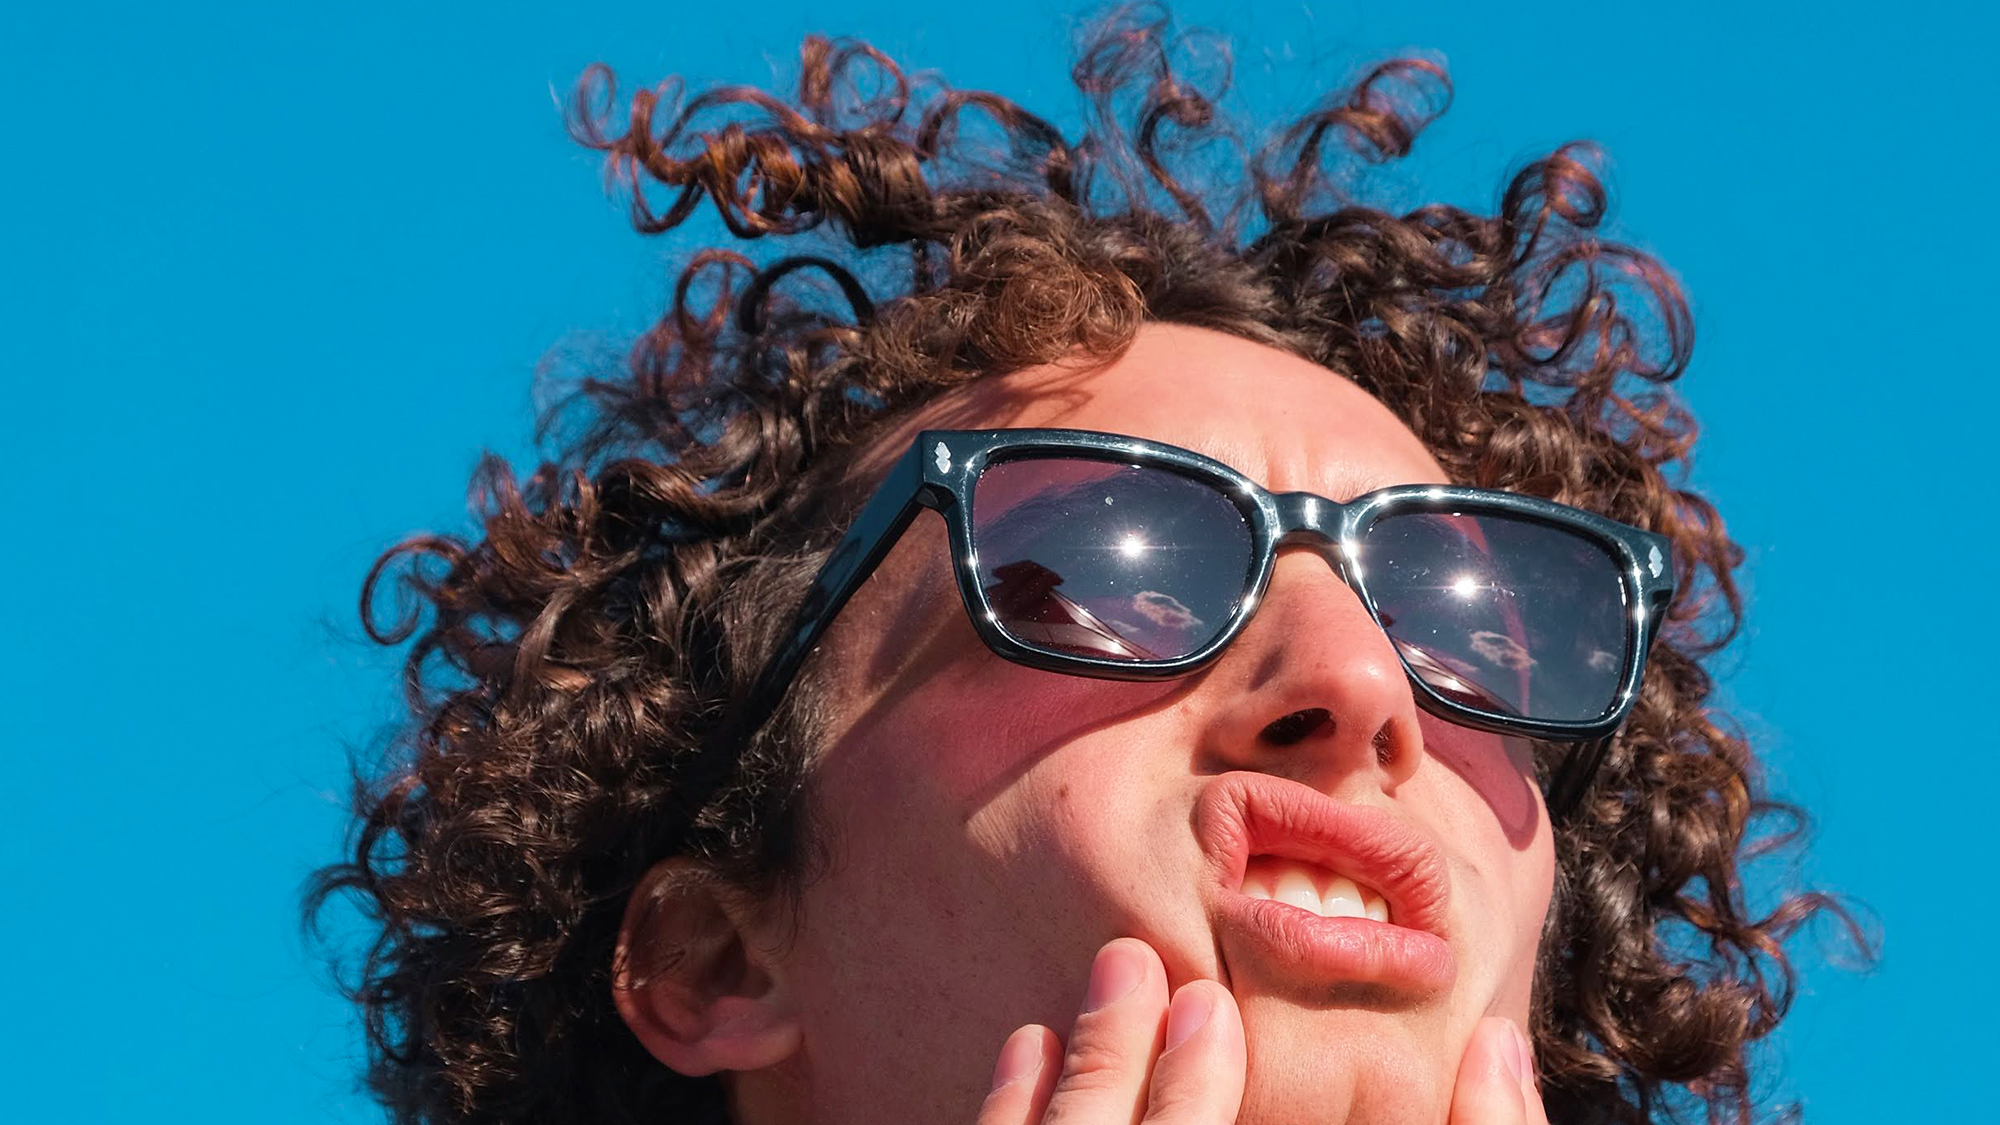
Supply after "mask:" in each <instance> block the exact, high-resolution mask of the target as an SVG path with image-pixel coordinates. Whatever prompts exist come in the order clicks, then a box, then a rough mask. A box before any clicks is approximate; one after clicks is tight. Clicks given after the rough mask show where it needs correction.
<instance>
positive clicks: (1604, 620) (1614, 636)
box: [1360, 513, 1633, 722]
mask: <svg viewBox="0 0 2000 1125" xmlns="http://www.w3.org/2000/svg"><path fill="white" fill-rule="evenodd" d="M1360 561H1361V565H1362V575H1363V583H1364V585H1366V586H1367V588H1368V592H1369V595H1370V596H1371V597H1372V598H1373V599H1374V601H1375V608H1376V611H1377V613H1378V614H1380V616H1381V618H1382V626H1383V628H1384V629H1386V630H1387V631H1388V633H1389V636H1390V638H1391V639H1392V640H1394V641H1395V642H1396V646H1397V648H1399V649H1400V650H1401V651H1402V653H1403V658H1404V659H1405V660H1406V661H1408V663H1409V665H1410V668H1411V669H1412V670H1413V671H1414V672H1415V673H1416V674H1417V676H1418V677H1419V678H1421V679H1422V680H1423V681H1424V682H1425V683H1427V684H1429V685H1430V686H1431V687H1432V688H1433V689H1435V690H1436V691H1437V692H1438V694H1440V695H1443V696H1446V697H1448V698H1451V699H1454V700H1456V701H1458V702H1460V703H1464V704H1466V705H1467V706H1470V707H1475V708H1478V709H1480V710H1483V711H1492V712H1496V713H1499V714H1503V715H1521V716H1526V717H1528V718H1534V719H1545V720H1552V721H1562V722H1586V721H1589V720H1592V719H1598V718H1601V717H1603V715H1604V714H1605V713H1606V712H1607V711H1609V710H1610V709H1611V705H1612V703H1613V702H1614V700H1615V699H1616V696H1617V694H1618V685H1619V683H1620V681H1621V679H1622V678H1623V676H1624V672H1625V661H1626V658H1627V653H1628V652H1629V651H1630V649H1631V642H1630V638H1631V630H1632V627H1633V626H1632V621H1631V614H1630V613H1629V612H1628V610H1627V608H1626V605H1625V588H1624V585H1623V583H1622V582H1621V581H1620V578H1619V571H1618V563H1617V560H1616V559H1614V558H1613V557H1612V555H1611V554H1610V553H1609V552H1608V551H1607V550H1605V549H1604V548H1603V547H1602V546H1599V545H1598V543H1597V542H1596V540H1594V539H1591V538H1587V537H1585V536H1583V535H1581V534H1578V533H1574V532H1569V531H1565V530H1563V529H1561V528H1557V527H1551V526H1549V525H1547V524H1543V523H1536V522H1533V521H1530V520H1526V519H1520V518H1516V517H1511V516H1504V515H1485V514H1481V515H1462V514H1442V513H1424V514H1415V513H1413V514H1408V515H1393V516H1389V517H1387V518H1386V519H1382V520H1379V521H1377V522H1376V523H1375V524H1374V525H1373V526H1372V527H1370V528H1369V530H1368V535H1367V538H1366V540H1365V541H1364V543H1363V545H1362V548H1361V560H1360Z"/></svg>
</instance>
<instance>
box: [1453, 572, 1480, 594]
mask: <svg viewBox="0 0 2000 1125" xmlns="http://www.w3.org/2000/svg"><path fill="white" fill-rule="evenodd" d="M1451 592H1452V593H1454V594H1457V595H1458V596H1459V597H1461V598H1464V599H1465V600H1467V601H1471V600H1472V595H1474V594H1477V593H1478V592H1479V580H1478V579H1476V578H1474V577H1473V576H1472V575H1470V574H1461V575H1459V576H1458V581H1456V582H1453V583H1452V584H1451Z"/></svg>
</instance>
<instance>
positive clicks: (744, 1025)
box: [611, 858, 801, 1077]
mask: <svg viewBox="0 0 2000 1125" xmlns="http://www.w3.org/2000/svg"><path fill="white" fill-rule="evenodd" d="M756 936H757V935H756V934H755V933H753V932H751V926H750V919H749V911H748V910H747V909H745V908H744V905H743V904H742V903H741V901H740V900H739V898H737V897H736V896H732V895H731V894H730V893H729V891H728V889H727V888H726V887H724V886H723V885H722V884H721V882H720V881H719V880H718V879H716V878H715V876H714V875H712V874H711V873H709V872H708V871H707V870H706V869H704V868H702V867H701V866H700V865H699V864H696V863H695V862H694V861H692V860H689V859H685V858H674V859H668V860H663V861H662V862H660V863H658V864H655V865H654V866H653V868H652V870H650V871H648V872H647V873H646V876H645V878H644V879H642V880H640V883H639V885H638V886H637V887H636V888H634V889H633V891H632V897H631V900H630V901H629V902H628V903H627V904H626V907H625V919H624V922H623V924H622V925H621V926H620V928H619V932H618V946H617V951H616V953H615V954H614V959H613V963H612V981H611V996H612V1000H613V1002H614V1003H615V1004H616V1005H617V1006H618V1013H619V1015H621V1016H623V1017H624V1018H625V1023H626V1025H627V1026H628V1027H630V1028H631V1029H632V1034H634V1035H636V1036H638V1038H639V1041H640V1042H641V1043H642V1044H644V1045H645V1047H646V1050H648V1051H649V1052H651V1053H652V1055H653V1057H654V1058H657V1059H659V1060H660V1061H661V1062H662V1063H665V1064H666V1065H667V1066H669V1067H671V1068H672V1069H674V1070H675V1071H678V1072H679V1073H681V1074H685V1075H688V1076H689V1077H700V1076H702V1075H707V1074H714V1073H716V1072H717V1071H724V1070H736V1071H751V1070H763V1069H765V1068H767V1067H771V1066H776V1065H777V1064H779V1063H781V1062H783V1061H784V1060H785V1059H787V1058H789V1057H791V1056H792V1055H793V1054H795V1053H796V1052H797V1051H798V1049H799V1043H800V1035H801V1031H800V1026H799V1020H798V1012H797V1006H796V1005H795V1003H794V1001H793V997H792V995H791V993H790V991H789V990H788V989H787V988H786V987H785V986H784V983H783V981H782V979H781V978H780V977H779V976H775V975H773V973H772V972H771V971H770V969H769V966H768V964H767V956H766V955H765V954H763V953H762V952H760V950H759V947H758V944H757V941H756Z"/></svg>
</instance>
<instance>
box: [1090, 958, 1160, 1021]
mask: <svg viewBox="0 0 2000 1125" xmlns="http://www.w3.org/2000/svg"><path fill="white" fill-rule="evenodd" d="M1145 979H1146V963H1145V961H1143V960H1141V959H1140V957H1139V951H1138V950H1136V949H1133V948H1132V946H1131V944H1130V943H1129V942H1122V941H1121V942H1113V943H1111V944H1110V945H1107V946H1105V947H1104V948H1103V949H1100V950H1098V951H1097V959H1096V960H1095V961H1092V962H1091V964H1090V988H1089V990H1088V991H1087V992H1086V993H1085V994H1084V997H1083V1010H1084V1011H1086V1012H1094V1011H1096V1010H1097V1009H1099V1008H1102V1007H1104V1006H1105V1005H1106V1004H1109V1003H1111V1002H1112V1001H1114V1000H1121V999H1124V998H1125V996H1127V995H1128V994H1130V993H1131V991H1132V990H1133V989H1135V988H1137V987H1139V982H1140V981H1142V980H1145Z"/></svg>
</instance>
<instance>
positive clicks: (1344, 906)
mask: <svg viewBox="0 0 2000 1125" xmlns="http://www.w3.org/2000/svg"><path fill="white" fill-rule="evenodd" d="M1320 903H1321V906H1320V913H1321V914H1323V915H1325V916H1326V917H1328V918H1360V917H1363V916H1364V911H1363V909H1362V905H1361V888H1360V887H1357V886H1355V885H1354V880H1352V879H1349V878H1348V877H1346V876H1345V875H1335V876H1334V877H1333V878H1332V879H1330V880H1328V882H1327V884H1326V894H1324V895H1323V896H1321V898H1320Z"/></svg>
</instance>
